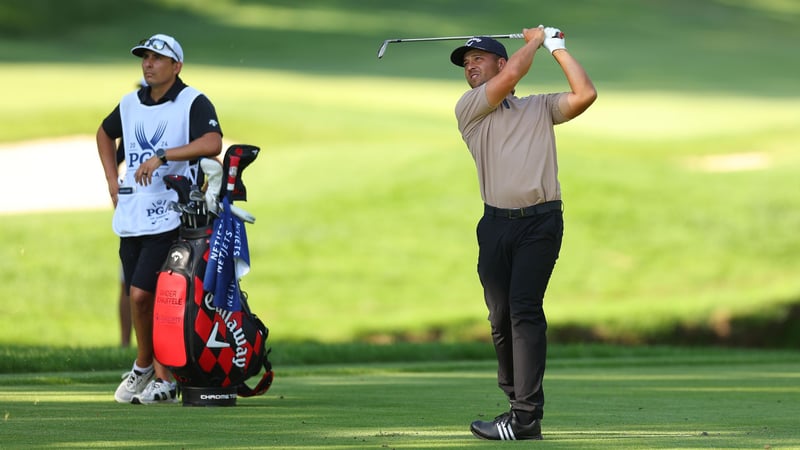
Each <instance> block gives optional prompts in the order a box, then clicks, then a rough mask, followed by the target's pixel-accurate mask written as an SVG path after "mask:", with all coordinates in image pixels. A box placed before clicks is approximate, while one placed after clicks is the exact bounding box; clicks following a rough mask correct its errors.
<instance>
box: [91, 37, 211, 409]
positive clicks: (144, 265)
mask: <svg viewBox="0 0 800 450" xmlns="http://www.w3.org/2000/svg"><path fill="white" fill-rule="evenodd" d="M131 53H133V54H134V55H136V56H138V57H140V58H142V75H143V76H144V81H145V82H146V84H145V85H144V86H143V87H141V88H140V89H138V90H137V91H133V92H131V93H129V94H128V95H126V96H124V97H123V98H122V100H121V101H120V102H119V104H118V105H117V107H116V108H114V110H113V111H112V112H111V114H109V115H108V116H107V117H106V118H105V119H104V120H103V122H102V124H101V125H100V128H99V129H98V130H97V151H98V153H99V155H100V161H101V162H102V164H103V170H104V171H105V176H106V181H107V182H108V193H109V194H110V195H111V200H112V202H113V203H114V206H115V210H114V218H113V222H112V227H113V229H114V232H115V233H116V234H117V235H118V236H119V237H120V244H119V255H120V259H121V260H122V269H123V272H124V280H125V283H126V289H127V290H128V294H129V297H130V302H131V308H132V310H133V311H132V319H133V328H134V330H135V332H136V344H137V353H136V361H135V362H134V363H133V368H132V369H131V371H130V372H128V373H126V374H125V375H123V380H122V383H121V384H120V385H119V387H118V388H117V391H116V393H115V394H114V398H115V399H116V400H117V401H118V402H120V403H138V404H150V403H175V402H177V389H176V386H175V384H174V382H172V381H170V380H171V376H170V373H169V370H167V369H166V368H165V367H163V366H161V365H160V364H158V362H157V361H155V360H154V357H153V309H154V305H155V290H156V280H157V277H158V271H159V270H160V269H161V265H162V264H163V263H164V260H165V259H166V257H167V252H168V250H169V248H170V245H171V244H172V242H173V241H174V240H175V239H176V238H177V237H178V227H179V226H180V216H179V215H178V214H177V213H176V212H174V211H172V210H170V209H169V208H168V207H167V204H168V202H169V201H172V200H177V196H176V193H175V192H174V191H172V190H168V189H167V187H166V184H165V183H164V181H163V180H164V176H166V175H182V176H186V177H188V178H189V179H190V180H193V181H194V180H195V177H196V170H197V160H198V159H199V158H200V157H203V156H205V157H215V156H216V155H218V154H219V153H220V151H221V150H222V131H221V130H220V127H219V122H218V120H217V113H216V111H215V109H214V106H213V105H212V104H211V102H210V101H209V100H208V98H206V97H205V96H204V95H203V94H202V93H200V92H199V91H198V90H196V89H194V88H192V87H189V86H187V85H186V84H184V83H183V81H182V80H181V79H180V77H179V76H178V75H179V74H180V72H181V69H182V68H183V49H182V48H181V45H180V44H179V43H178V41H177V40H175V38H173V37H172V36H167V35H165V34H156V35H154V36H152V37H151V38H150V39H146V40H143V41H141V42H139V44H138V45H136V46H135V47H133V48H132V49H131ZM120 138H121V139H122V146H123V148H124V151H125V157H124V160H125V175H124V178H122V179H119V173H118V170H117V160H116V145H115V140H116V139H120Z"/></svg>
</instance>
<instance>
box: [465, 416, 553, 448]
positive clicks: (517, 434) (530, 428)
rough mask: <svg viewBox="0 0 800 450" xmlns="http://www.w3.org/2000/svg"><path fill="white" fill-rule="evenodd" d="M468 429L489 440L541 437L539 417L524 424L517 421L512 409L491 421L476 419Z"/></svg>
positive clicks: (476, 435) (537, 438) (538, 438)
mask: <svg viewBox="0 0 800 450" xmlns="http://www.w3.org/2000/svg"><path fill="white" fill-rule="evenodd" d="M469 429H470V431H472V434H474V435H475V437H477V438H479V439H488V440H491V441H516V440H523V439H535V440H540V439H542V426H541V422H540V421H539V419H534V420H533V422H531V423H529V424H527V425H525V424H521V423H519V418H518V417H517V413H515V412H514V411H513V410H512V411H510V412H507V413H503V414H500V415H499V416H497V417H495V418H494V420H493V421H491V422H486V421H483V420H476V421H475V422H472V425H470V426H469Z"/></svg>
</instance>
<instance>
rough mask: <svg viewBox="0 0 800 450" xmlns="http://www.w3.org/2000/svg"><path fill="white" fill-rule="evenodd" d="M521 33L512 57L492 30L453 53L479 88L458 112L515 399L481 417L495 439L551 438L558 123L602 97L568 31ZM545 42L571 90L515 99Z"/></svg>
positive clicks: (502, 377)
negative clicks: (548, 402) (568, 43)
mask: <svg viewBox="0 0 800 450" xmlns="http://www.w3.org/2000/svg"><path fill="white" fill-rule="evenodd" d="M522 32H523V36H524V38H525V45H524V46H522V47H521V48H520V49H519V50H517V51H516V52H514V54H513V55H511V57H509V56H508V54H507V53H506V49H505V47H503V45H502V44H501V43H499V42H498V41H496V40H494V39H492V38H488V37H474V38H472V39H469V40H468V41H467V42H466V43H465V44H464V45H463V46H462V47H459V48H457V49H455V50H454V51H453V52H452V54H451V55H450V60H451V61H452V62H453V64H455V65H457V66H461V67H463V68H464V76H465V77H466V80H467V83H468V84H469V85H470V87H471V88H472V89H471V90H469V91H468V92H466V93H465V94H464V95H463V96H462V97H461V98H460V99H459V100H458V103H457V105H456V108H455V113H456V118H457V120H458V129H459V131H460V132H461V136H462V137H463V139H464V142H465V143H466V144H467V147H468V149H469V151H470V153H471V154H472V157H473V158H474V159H475V165H476V167H477V172H478V183H479V186H480V193H481V197H482V199H483V202H484V212H483V216H482V217H481V218H480V221H479V222H478V226H477V238H478V247H479V251H478V276H479V278H480V281H481V284H482V286H483V293H484V299H485V301H486V306H487V308H488V310H489V323H490V326H491V336H492V342H493V344H494V348H495V352H496V355H497V364H498V367H497V381H498V385H499V387H500V389H501V390H502V391H503V392H504V393H505V395H506V397H507V398H508V401H509V403H510V409H509V410H508V411H507V412H504V413H502V414H500V415H499V416H497V417H496V418H495V419H494V420H492V421H483V420H477V421H475V422H472V424H471V426H470V430H471V431H472V433H473V434H474V435H475V436H476V437H478V438H481V439H490V440H517V439H542V433H541V423H540V422H541V420H542V417H543V415H544V390H543V387H542V381H543V379H544V372H545V358H546V354H547V339H546V334H545V333H546V330H547V320H546V319H545V314H544V308H543V302H544V295H545V290H546V289H547V284H548V281H549V280H550V275H551V274H552V272H553V268H554V267H555V263H556V259H558V254H559V251H560V249H561V239H562V236H563V231H564V222H563V215H562V211H563V206H562V202H561V188H560V185H559V181H558V163H557V159H556V140H555V134H554V129H553V127H554V125H557V124H560V123H563V122H566V121H568V120H570V119H572V118H574V117H576V116H578V115H579V114H581V113H582V112H583V111H585V110H586V109H587V108H588V107H589V106H590V105H591V104H592V103H593V102H594V100H595V98H596V97H597V92H596V91H595V88H594V85H593V84H592V81H591V80H590V79H589V76H588V75H587V74H586V72H585V71H584V69H583V67H582V66H581V65H580V64H579V63H578V61H577V60H576V59H575V58H574V57H573V56H572V55H571V54H570V53H569V52H568V51H567V49H566V48H565V42H564V35H563V33H561V31H560V30H558V29H556V28H545V27H544V26H539V27H538V28H526V29H523V31H522ZM541 47H544V48H545V49H546V50H547V51H548V52H549V54H550V55H552V58H554V59H555V61H556V63H558V64H559V65H560V66H561V69H562V70H563V72H564V75H566V78H567V82H568V83H569V87H570V91H569V92H563V93H550V94H538V95H530V96H527V97H517V96H515V89H516V86H517V84H518V83H519V82H520V80H522V78H523V77H524V76H525V75H526V74H527V73H528V71H529V70H530V68H531V64H532V63H533V60H534V56H536V55H537V52H538V51H539V49H540V48H541ZM548 56H549V55H548Z"/></svg>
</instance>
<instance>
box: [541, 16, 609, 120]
mask: <svg viewBox="0 0 800 450" xmlns="http://www.w3.org/2000/svg"><path fill="white" fill-rule="evenodd" d="M544 33H545V39H544V42H543V43H542V45H543V46H544V47H545V48H546V49H547V50H549V51H550V53H552V55H553V58H555V59H556V62H558V64H559V65H560V66H561V70H563V71H564V75H566V76H567V82H568V83H569V87H570V90H571V91H570V92H568V93H567V95H562V96H561V98H560V99H559V103H558V107H559V109H560V110H561V113H562V114H563V115H564V117H565V118H566V119H567V120H569V119H572V118H573V117H577V116H578V115H580V114H581V113H582V112H584V111H586V109H587V108H588V107H589V106H591V104H592V103H594V101H595V99H596V98H597V90H596V89H595V88H594V84H593V83H592V80H591V79H590V78H589V74H587V73H586V70H584V69H583V66H581V64H580V63H579V62H578V60H576V59H575V58H574V57H573V56H572V55H571V54H570V53H569V51H567V48H566V46H565V42H564V33H562V32H561V30H559V29H558V28H551V27H547V28H544Z"/></svg>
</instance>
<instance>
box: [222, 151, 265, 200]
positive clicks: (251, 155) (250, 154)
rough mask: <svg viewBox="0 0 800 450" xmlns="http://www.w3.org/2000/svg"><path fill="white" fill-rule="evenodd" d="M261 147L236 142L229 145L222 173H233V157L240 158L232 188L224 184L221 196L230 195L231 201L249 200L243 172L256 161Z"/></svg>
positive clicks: (226, 174) (224, 174) (228, 174)
mask: <svg viewBox="0 0 800 450" xmlns="http://www.w3.org/2000/svg"><path fill="white" fill-rule="evenodd" d="M259 151H260V149H259V148H258V147H256V146H255V145H247V144H235V145H231V146H230V147H228V150H226V151H225V158H224V159H223V161H222V174H223V176H230V175H231V158H238V167H236V168H235V174H234V175H233V176H235V180H234V182H233V187H232V189H228V187H227V186H224V185H223V186H222V187H221V189H220V193H219V197H220V198H222V197H224V196H226V195H227V196H228V198H229V199H230V200H231V201H238V200H242V201H247V189H246V188H245V186H244V182H243V181H242V172H244V169H246V168H247V166H249V165H250V163H252V162H253V161H255V159H256V157H257V156H258V152H259Z"/></svg>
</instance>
